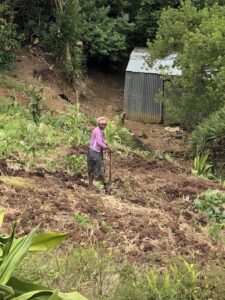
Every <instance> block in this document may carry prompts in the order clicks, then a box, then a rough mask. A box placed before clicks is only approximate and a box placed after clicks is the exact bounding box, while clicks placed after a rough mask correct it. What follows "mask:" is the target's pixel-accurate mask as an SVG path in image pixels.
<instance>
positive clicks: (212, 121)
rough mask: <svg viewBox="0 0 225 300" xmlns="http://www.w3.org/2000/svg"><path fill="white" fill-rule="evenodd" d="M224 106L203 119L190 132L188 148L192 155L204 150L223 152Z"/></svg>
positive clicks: (224, 134)
mask: <svg viewBox="0 0 225 300" xmlns="http://www.w3.org/2000/svg"><path fill="white" fill-rule="evenodd" d="M224 120H225V106H224V107H222V108H221V109H220V110H218V111H217V112H215V113H213V114H212V115H211V116H209V118H207V119H205V120H204V121H203V122H202V123H201V124H200V125H198V126H197V127H196V129H195V130H194V131H193V132H192V134H191V137H190V140H189V146H190V148H191V149H192V151H193V152H194V153H197V152H200V153H201V152H203V151H204V150H206V149H210V150H211V152H213V151H217V150H218V151H223V152H224V151H225V145H224V141H225V122H224Z"/></svg>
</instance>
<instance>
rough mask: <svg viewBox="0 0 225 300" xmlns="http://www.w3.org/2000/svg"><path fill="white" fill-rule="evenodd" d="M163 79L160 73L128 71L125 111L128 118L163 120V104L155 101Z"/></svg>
mask: <svg viewBox="0 0 225 300" xmlns="http://www.w3.org/2000/svg"><path fill="white" fill-rule="evenodd" d="M159 90H163V81H162V80H161V79H160V75H158V74H149V73H135V72H126V80H125V90H124V112H125V113H126V116H127V118H128V119H130V120H133V121H141V122H146V123H160V122H161V121H162V104H161V103H158V102H156V101H155V96H156V94H157V92H158V91H159Z"/></svg>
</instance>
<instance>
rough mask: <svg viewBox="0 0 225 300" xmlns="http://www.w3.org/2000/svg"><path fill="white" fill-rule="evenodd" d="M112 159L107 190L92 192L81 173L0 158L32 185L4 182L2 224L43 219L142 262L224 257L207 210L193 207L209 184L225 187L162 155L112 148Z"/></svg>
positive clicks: (27, 224) (76, 238)
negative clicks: (82, 220) (84, 221)
mask: <svg viewBox="0 0 225 300" xmlns="http://www.w3.org/2000/svg"><path fill="white" fill-rule="evenodd" d="M77 151H78V152H79V149H77ZM81 151H83V150H82V149H81ZM113 162H114V163H113V182H112V195H110V196H106V195H104V194H103V193H100V192H97V191H94V192H88V191H87V188H86V185H87V183H86V182H87V178H85V177H82V176H71V175H68V174H66V173H63V172H61V173H60V172H58V173H49V172H48V173H47V172H45V171H44V170H38V171H36V172H33V173H27V172H25V171H23V170H19V171H15V170H11V169H9V168H7V165H6V163H4V162H1V165H0V168H1V171H2V172H3V174H4V175H8V176H12V178H13V177H15V176H16V177H21V180H22V179H26V178H29V180H32V185H31V186H30V187H29V186H27V184H26V185H24V187H23V186H16V185H14V184H12V185H10V184H6V183H5V182H3V181H0V185H1V192H0V193H1V206H2V207H4V208H5V211H6V217H5V227H4V229H7V230H9V229H10V226H11V224H12V221H15V220H19V226H18V234H19V235H21V234H23V233H28V232H29V231H30V230H31V228H33V227H34V226H36V225H38V224H40V223H41V230H43V231H46V230H50V231H63V232H68V233H69V235H70V238H69V240H68V242H67V243H70V244H71V243H72V244H74V245H75V244H86V243H90V242H91V243H98V242H104V243H106V244H107V246H108V247H109V248H111V249H113V248H116V249H118V250H120V252H121V253H122V254H123V255H124V256H125V257H126V258H128V259H129V260H140V261H144V262H148V261H151V262H157V263H163V262H166V261H167V260H168V259H169V258H170V257H171V256H178V255H182V256H184V257H187V256H190V257H193V256H194V257H195V258H196V259H197V260H202V261H205V262H206V261H207V259H213V260H216V259H217V258H220V259H221V257H222V258H225V251H224V249H223V247H222V246H220V245H219V244H217V243H215V242H214V241H213V240H212V239H210V238H209V236H208V233H207V229H206V219H205V218H204V216H202V215H198V214H196V213H195V212H194V211H193V199H194V198H195V197H196V195H197V194H199V193H202V192H204V191H205V190H207V189H208V188H213V189H220V190H223V187H222V186H220V185H219V184H218V183H217V182H214V181H208V180H203V179H199V178H197V177H193V176H190V175H187V174H185V173H184V172H182V171H181V170H180V169H179V168H177V167H176V166H174V165H172V164H170V163H168V162H167V161H163V160H154V161H147V160H146V159H143V158H141V157H138V156H136V157H132V158H120V157H118V156H117V155H116V154H115V153H114V154H113ZM106 163H107V160H106ZM77 213H81V214H82V215H85V216H86V217H88V218H89V220H90V224H91V225H88V226H86V227H82V226H81V225H79V224H77V222H76V221H75V217H74V216H75V214H77Z"/></svg>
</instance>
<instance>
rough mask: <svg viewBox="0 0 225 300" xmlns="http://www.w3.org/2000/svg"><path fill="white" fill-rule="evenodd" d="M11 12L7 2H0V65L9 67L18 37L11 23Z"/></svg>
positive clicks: (16, 46)
mask: <svg viewBox="0 0 225 300" xmlns="http://www.w3.org/2000/svg"><path fill="white" fill-rule="evenodd" d="M12 21H13V12H12V11H11V10H10V8H9V6H8V5H7V4H0V67H3V68H7V67H10V65H11V63H12V62H13V59H14V55H15V50H16V49H17V48H18V47H19V38H18V36H17V32H16V27H15V25H14V24H13V22H12Z"/></svg>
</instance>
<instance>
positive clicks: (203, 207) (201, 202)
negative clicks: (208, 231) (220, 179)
mask: <svg viewBox="0 0 225 300" xmlns="http://www.w3.org/2000/svg"><path fill="white" fill-rule="evenodd" d="M194 204H195V209H196V210H200V211H203V212H204V214H205V215H206V216H207V217H208V218H209V219H210V220H213V221H216V222H223V223H224V222H225V194H224V193H222V192H219V191H216V190H207V191H206V193H205V194H204V195H202V196H198V197H197V198H196V199H195V202H194Z"/></svg>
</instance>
